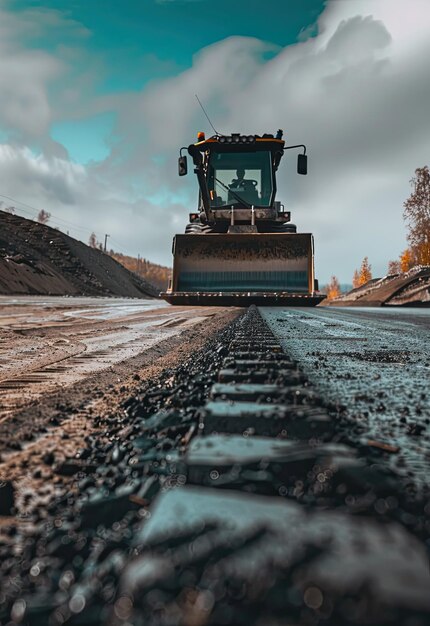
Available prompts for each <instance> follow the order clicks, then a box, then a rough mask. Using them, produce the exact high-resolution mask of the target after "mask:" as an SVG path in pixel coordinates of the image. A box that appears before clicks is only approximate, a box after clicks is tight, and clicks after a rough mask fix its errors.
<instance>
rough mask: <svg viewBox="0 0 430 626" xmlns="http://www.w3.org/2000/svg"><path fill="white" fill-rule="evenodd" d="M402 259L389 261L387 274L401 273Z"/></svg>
mask: <svg viewBox="0 0 430 626" xmlns="http://www.w3.org/2000/svg"><path fill="white" fill-rule="evenodd" d="M400 271H401V270H400V261H388V270H387V274H388V275H389V276H392V275H393V274H400Z"/></svg>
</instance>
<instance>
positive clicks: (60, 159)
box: [0, 0, 430, 282]
mask: <svg viewBox="0 0 430 626" xmlns="http://www.w3.org/2000/svg"><path fill="white" fill-rule="evenodd" d="M429 23H430V0H407V2H406V0H0V171H1V172H2V179H1V188H0V208H1V207H2V206H4V205H5V204H7V203H8V202H14V203H16V205H15V206H16V207H17V208H16V210H17V211H18V210H21V209H22V211H23V212H24V214H25V215H27V213H25V211H30V213H29V214H30V215H32V216H33V217H34V216H35V215H37V213H38V211H39V210H40V209H41V208H44V209H45V210H47V211H48V212H50V213H51V214H52V217H51V223H52V224H53V225H54V226H56V225H58V226H59V227H60V228H63V227H65V226H66V227H67V228H68V229H70V234H72V236H75V237H78V238H81V239H82V240H83V241H88V237H89V235H90V233H91V232H95V233H96V235H97V237H98V239H99V240H100V241H102V240H103V237H104V234H106V233H109V234H110V235H111V241H112V245H114V246H115V247H116V249H117V250H119V251H121V252H126V253H129V254H134V255H137V254H140V255H141V256H145V257H146V258H149V259H151V260H152V261H154V262H158V263H163V264H169V263H171V241H172V237H173V236H174V235H175V233H178V232H179V233H180V232H183V230H184V224H185V223H186V220H187V214H188V213H189V211H190V210H191V211H193V210H195V208H196V201H197V197H198V194H197V182H196V180H195V176H193V175H192V172H191V171H190V175H189V176H187V177H186V178H179V177H178V175H177V156H178V149H179V148H180V147H181V146H186V145H188V144H189V143H190V142H191V141H192V140H193V138H194V137H195V136H196V132H197V131H199V130H203V131H205V132H206V133H211V132H212V131H211V128H210V125H209V124H208V122H207V120H206V118H205V117H204V114H203V113H202V111H201V110H200V108H199V106H198V103H197V102H196V99H195V97H194V95H195V94H196V93H198V94H199V96H200V98H201V100H202V102H203V104H204V105H205V107H206V109H207V111H208V113H209V115H210V117H211V119H212V121H213V123H214V125H215V127H216V128H217V129H218V130H219V131H220V132H235V131H238V132H244V133H245V134H250V133H258V134H261V133H264V132H276V130H277V129H278V128H282V129H284V132H285V134H284V137H285V138H286V140H287V142H288V143H290V144H302V143H303V144H306V146H307V149H308V155H309V169H308V176H306V177H300V176H297V175H296V173H295V155H294V154H293V152H291V153H288V154H286V156H285V159H283V163H282V164H281V168H280V170H279V173H278V193H277V198H278V199H279V200H280V201H281V202H283V203H284V204H285V206H287V207H288V209H289V210H291V213H292V218H293V221H294V222H295V223H296V224H297V226H298V229H299V231H300V232H311V233H313V234H314V236H315V242H316V266H317V276H318V277H319V278H320V279H321V281H322V282H325V281H328V280H329V279H330V276H331V275H332V274H335V275H337V276H338V278H339V279H340V280H341V282H348V281H350V280H351V277H352V275H353V272H354V269H356V268H357V267H359V265H360V263H361V261H362V259H363V257H364V256H365V255H368V257H369V261H370V263H371V264H372V265H373V269H374V272H375V275H379V276H383V275H384V272H385V270H386V267H387V262H388V260H389V259H395V258H397V257H398V255H399V254H400V252H401V251H402V250H404V249H405V247H406V243H407V242H406V240H405V232H406V231H405V225H404V221H403V219H402V212H403V202H404V200H405V199H406V198H407V197H408V195H409V193H410V185H409V180H410V178H411V177H412V175H413V172H414V170H415V168H416V167H422V166H423V165H425V164H426V163H428V146H429V145H430V126H429V125H428V110H429V106H430V104H429V103H430V82H429V80H428V58H429V56H430V38H429V36H428V24H429ZM190 169H191V168H190ZM1 194H3V196H4V197H1ZM23 203H25V204H23ZM29 207H30V208H29ZM31 207H34V208H33V209H31ZM31 211H33V213H31ZM369 225H370V226H369Z"/></svg>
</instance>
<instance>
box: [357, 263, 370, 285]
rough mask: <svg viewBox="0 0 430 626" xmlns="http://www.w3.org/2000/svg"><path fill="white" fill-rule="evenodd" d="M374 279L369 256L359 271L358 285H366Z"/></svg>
mask: <svg viewBox="0 0 430 626" xmlns="http://www.w3.org/2000/svg"><path fill="white" fill-rule="evenodd" d="M371 278H372V266H371V265H370V263H369V259H368V257H367V256H365V257H364V259H363V260H362V262H361V267H360V271H359V278H358V284H359V286H360V287H361V285H365V284H366V283H367V282H368V281H369V280H371Z"/></svg>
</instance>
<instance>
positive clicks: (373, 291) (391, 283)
mask: <svg viewBox="0 0 430 626" xmlns="http://www.w3.org/2000/svg"><path fill="white" fill-rule="evenodd" d="M324 304H327V305H329V306H330V305H331V306H428V307H430V266H428V265H426V266H417V267H414V268H413V269H411V270H409V272H406V273H404V274H394V275H392V276H384V277H383V278H374V279H372V280H369V281H368V282H367V283H366V284H365V285H361V287H357V288H356V289H352V290H351V291H349V292H348V293H346V294H344V295H341V296H339V297H338V298H335V299H334V300H330V301H329V302H326V303H324Z"/></svg>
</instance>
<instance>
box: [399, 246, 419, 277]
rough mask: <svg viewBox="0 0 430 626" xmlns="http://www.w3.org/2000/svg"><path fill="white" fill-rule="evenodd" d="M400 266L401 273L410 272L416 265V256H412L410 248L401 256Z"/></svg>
mask: <svg viewBox="0 0 430 626" xmlns="http://www.w3.org/2000/svg"><path fill="white" fill-rule="evenodd" d="M399 265H400V271H401V272H408V271H409V270H410V269H411V267H413V266H414V265H415V263H414V255H413V254H412V251H411V250H409V248H406V250H404V251H403V252H402V254H401V255H400V260H399Z"/></svg>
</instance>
